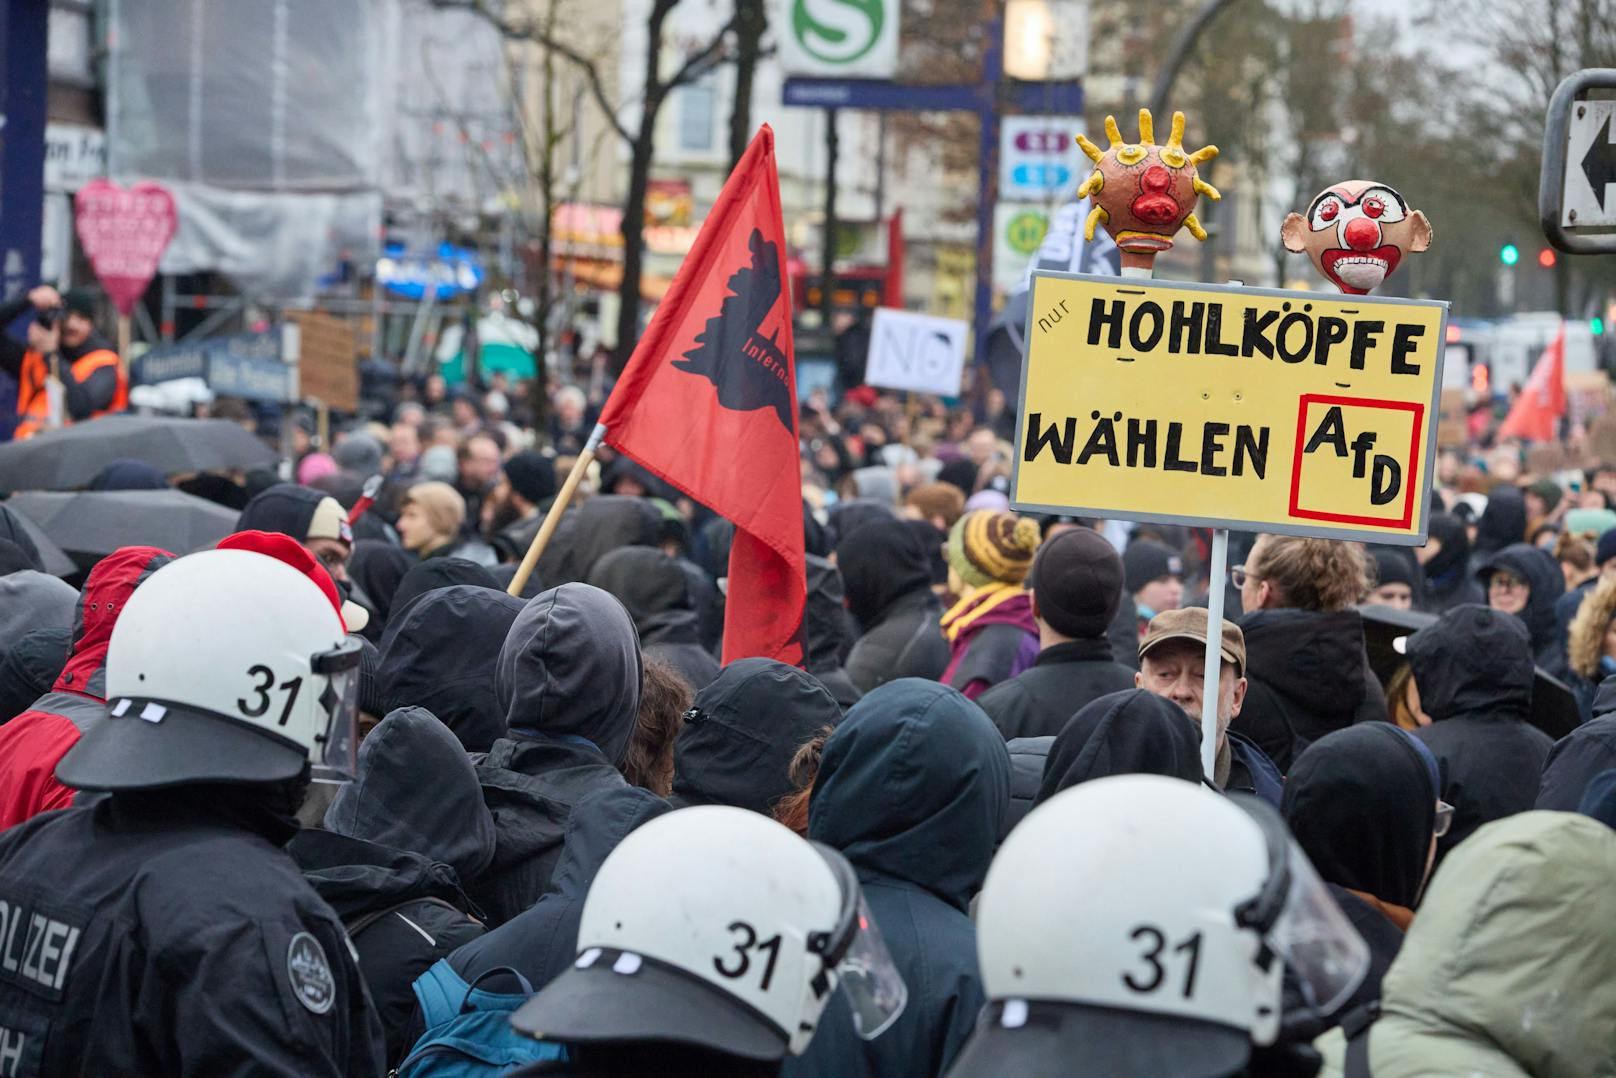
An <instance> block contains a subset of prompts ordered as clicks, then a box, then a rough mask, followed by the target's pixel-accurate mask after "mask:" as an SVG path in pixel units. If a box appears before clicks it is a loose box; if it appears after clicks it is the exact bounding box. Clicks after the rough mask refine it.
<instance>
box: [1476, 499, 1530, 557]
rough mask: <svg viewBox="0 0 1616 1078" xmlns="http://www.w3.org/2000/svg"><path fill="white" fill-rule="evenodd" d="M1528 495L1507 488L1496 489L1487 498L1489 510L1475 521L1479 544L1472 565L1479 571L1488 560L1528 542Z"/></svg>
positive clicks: (1483, 511) (1477, 542)
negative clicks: (1507, 549) (1505, 550)
mask: <svg viewBox="0 0 1616 1078" xmlns="http://www.w3.org/2000/svg"><path fill="white" fill-rule="evenodd" d="M1526 524H1527V520H1526V495H1524V494H1522V493H1521V492H1520V490H1518V489H1517V488H1515V487H1512V486H1508V485H1500V486H1497V487H1494V488H1493V490H1492V493H1490V494H1489V495H1487V508H1486V509H1484V510H1482V513H1481V519H1480V520H1478V521H1476V542H1475V546H1474V549H1473V550H1472V552H1471V563H1472V565H1473V566H1475V567H1476V568H1480V567H1481V566H1482V565H1483V564H1485V563H1486V561H1487V559H1488V558H1490V557H1492V556H1493V555H1494V554H1496V553H1498V552H1499V551H1500V550H1503V549H1504V548H1505V547H1508V546H1514V545H1515V544H1516V543H1523V542H1525V541H1526Z"/></svg>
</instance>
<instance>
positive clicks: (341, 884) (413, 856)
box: [286, 827, 468, 921]
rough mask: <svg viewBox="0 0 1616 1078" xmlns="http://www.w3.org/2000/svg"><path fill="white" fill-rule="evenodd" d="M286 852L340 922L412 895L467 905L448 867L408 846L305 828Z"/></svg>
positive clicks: (395, 903)
mask: <svg viewBox="0 0 1616 1078" xmlns="http://www.w3.org/2000/svg"><path fill="white" fill-rule="evenodd" d="M286 852H287V853H289V854H291V855H292V860H294V861H296V862H297V867H298V868H300V869H302V870H303V876H304V878H305V879H307V880H308V881H309V882H310V883H311V884H313V885H314V890H315V891H316V892H317V893H318V894H319V896H320V897H321V898H322V899H324V900H325V903H326V904H327V905H328V906H330V907H331V908H332V909H333V910H335V911H336V914H337V916H338V917H341V918H342V919H343V920H344V921H351V920H353V919H354V918H356V917H362V916H364V915H365V914H367V913H374V912H376V911H378V910H385V909H390V908H392V907H393V906H397V905H398V904H399V903H401V902H408V901H409V900H410V899H414V898H440V899H442V900H443V901H445V902H448V903H450V904H451V905H454V906H458V907H460V908H462V909H463V908H465V907H466V905H467V904H468V900H467V898H466V896H465V893H464V892H463V891H462V890H461V888H460V878H459V876H458V875H457V874H456V873H455V870H454V869H453V868H451V867H450V866H449V865H446V864H444V863H442V862H441V861H434V860H433V859H432V858H430V857H423V856H421V855H420V854H418V853H412V852H410V851H409V850H395V849H391V848H389V847H387V846H382V845H380V844H378V843H375V842H367V841H365V840H364V839H360V838H351V837H349V836H347V835H339V834H337V833H336V832H334V831H321V830H319V829H317V828H311V827H305V828H303V829H302V830H301V831H299V832H298V833H297V834H295V835H293V836H292V841H290V842H288V843H287V844H286Z"/></svg>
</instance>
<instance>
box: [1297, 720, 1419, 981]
mask: <svg viewBox="0 0 1616 1078" xmlns="http://www.w3.org/2000/svg"><path fill="white" fill-rule="evenodd" d="M1440 786H1441V781H1440V777H1439V771H1438V767H1437V762H1436V759H1435V757H1434V756H1433V755H1432V754H1431V752H1430V750H1429V749H1427V748H1426V747H1425V746H1424V745H1423V744H1422V743H1421V742H1420V741H1419V740H1418V739H1417V738H1415V737H1414V736H1413V735H1411V734H1408V733H1405V732H1404V731H1402V730H1399V729H1398V728H1397V727H1395V726H1392V725H1391V724H1389V723H1379V722H1369V723H1364V724H1362V725H1360V726H1353V727H1350V728H1348V729H1346V730H1337V731H1336V732H1335V733H1333V734H1326V735H1325V736H1324V737H1322V738H1320V739H1319V740H1317V741H1315V742H1314V743H1313V744H1312V745H1310V746H1308V748H1307V749H1306V750H1305V751H1303V753H1302V754H1301V755H1300V756H1298V757H1297V758H1296V763H1295V764H1294V765H1292V767H1291V772H1290V775H1289V776H1287V778H1286V781H1285V795H1284V799H1283V800H1282V801H1281V803H1280V812H1281V814H1282V815H1283V816H1284V817H1285V822H1286V823H1287V824H1289V825H1290V829H1291V834H1292V836H1293V837H1295V839H1296V842H1297V845H1299V846H1301V848H1302V852H1303V853H1305V854H1307V857H1308V860H1309V861H1312V862H1313V867H1314V868H1316V869H1317V870H1318V873H1319V877H1320V878H1321V879H1322V880H1324V882H1325V883H1327V884H1328V885H1329V886H1330V891H1331V893H1332V894H1334V896H1335V900H1336V903H1337V904H1338V905H1340V907H1341V910H1342V912H1344V913H1345V914H1346V915H1347V917H1348V918H1349V919H1350V920H1351V921H1352V925H1353V927H1354V928H1356V929H1357V930H1358V934H1359V935H1360V936H1362V937H1363V938H1364V942H1365V943H1367V944H1369V973H1368V974H1367V975H1366V976H1365V977H1364V980H1363V983H1362V984H1360V985H1359V986H1358V989H1357V991H1356V992H1354V993H1353V996H1352V998H1351V999H1350V1000H1349V1001H1348V1002H1347V1003H1346V1004H1344V1005H1343V1006H1342V1007H1341V1008H1339V1010H1340V1011H1341V1012H1345V1011H1348V1010H1351V1009H1352V1008H1354V1007H1358V1006H1362V1005H1364V1004H1367V1003H1370V1002H1372V1001H1375V1000H1378V999H1379V998H1380V981H1381V978H1382V977H1384V976H1385V974H1386V970H1387V969H1389V968H1390V967H1391V964H1392V960H1393V959H1395V958H1396V957H1397V952H1398V949H1399V948H1401V947H1402V945H1403V933H1404V932H1406V931H1407V930H1408V926H1409V923H1410V922H1411V921H1412V920H1413V916H1414V914H1413V910H1414V907H1415V906H1416V905H1417V904H1418V903H1419V900H1420V894H1421V892H1422V891H1423V890H1424V888H1425V881H1426V878H1427V876H1428V875H1429V873H1430V870H1431V864H1432V858H1433V857H1434V856H1435V854H1436V839H1435V834H1434V832H1435V827H1436V802H1437V798H1438V792H1437V791H1438V789H1439V788H1440Z"/></svg>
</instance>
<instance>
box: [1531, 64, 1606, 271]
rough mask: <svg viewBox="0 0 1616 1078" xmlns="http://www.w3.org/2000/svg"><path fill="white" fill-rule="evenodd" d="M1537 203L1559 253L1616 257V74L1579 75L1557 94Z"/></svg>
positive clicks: (1547, 125)
mask: <svg viewBox="0 0 1616 1078" xmlns="http://www.w3.org/2000/svg"><path fill="white" fill-rule="evenodd" d="M1591 93H1598V94H1599V95H1600V96H1599V97H1598V98H1597V99H1591V98H1590V94H1591ZM1537 198H1538V216H1539V218H1540V219H1541V221H1542V223H1543V234H1544V235H1545V236H1546V237H1547V238H1548V240H1549V242H1550V243H1552V244H1553V245H1554V246H1555V247H1558V248H1559V249H1560V250H1562V251H1565V252H1566V253H1568V254H1616V68H1589V69H1587V70H1584V71H1579V72H1577V73H1576V74H1574V75H1571V76H1570V77H1568V78H1567V79H1565V81H1563V82H1561V83H1560V85H1559V86H1558V87H1557V88H1556V89H1555V91H1554V97H1553V99H1552V100H1551V101H1550V102H1549V111H1548V116H1547V117H1546V122H1545V124H1544V131H1543V168H1542V172H1541V173H1540V175H1539V178H1538V195H1537Z"/></svg>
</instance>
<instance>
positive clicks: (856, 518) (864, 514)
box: [829, 498, 898, 546]
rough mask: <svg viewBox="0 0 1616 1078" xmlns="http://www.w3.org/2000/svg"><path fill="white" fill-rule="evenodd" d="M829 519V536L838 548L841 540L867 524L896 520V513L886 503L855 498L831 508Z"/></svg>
mask: <svg viewBox="0 0 1616 1078" xmlns="http://www.w3.org/2000/svg"><path fill="white" fill-rule="evenodd" d="M829 518H830V531H831V535H833V536H834V537H835V539H836V545H837V546H840V545H841V543H842V540H844V539H846V538H847V537H848V536H850V535H852V534H853V533H854V532H856V531H858V530H859V529H860V528H863V527H864V526H865V525H867V524H880V523H884V522H885V521H889V520H897V519H898V511H897V510H896V509H894V508H893V507H892V506H891V505H889V504H887V503H886V502H878V501H872V500H870V499H868V498H855V499H853V500H852V501H847V502H838V503H836V504H835V505H833V506H831V509H830V514H829Z"/></svg>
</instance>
